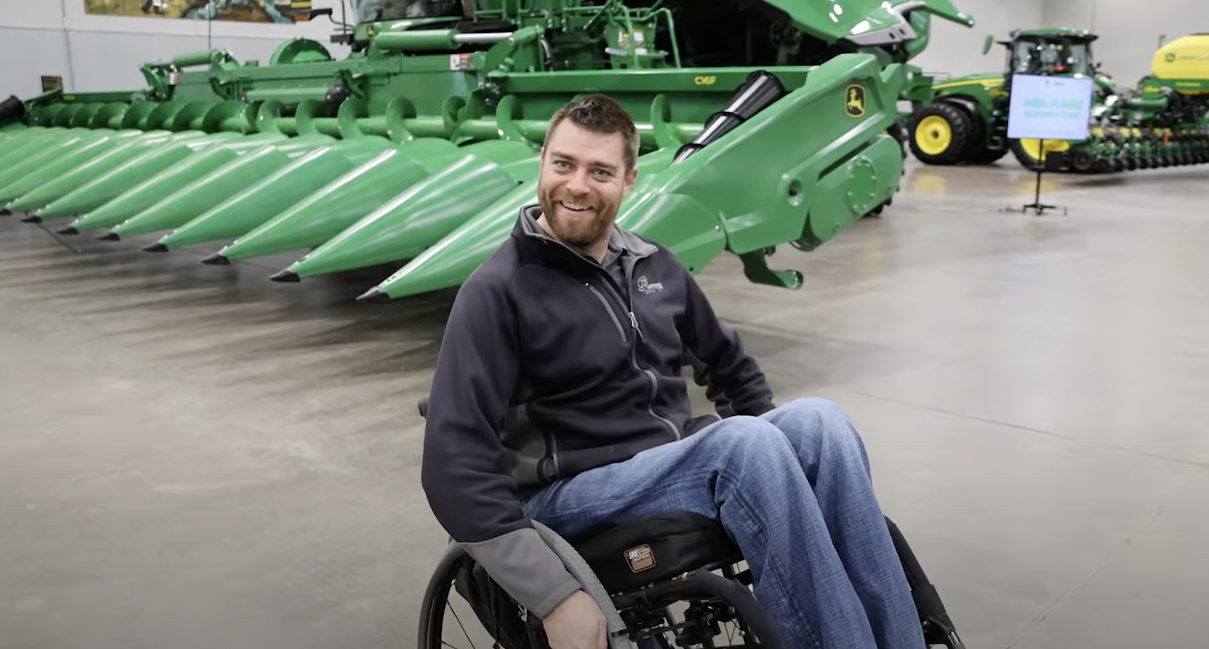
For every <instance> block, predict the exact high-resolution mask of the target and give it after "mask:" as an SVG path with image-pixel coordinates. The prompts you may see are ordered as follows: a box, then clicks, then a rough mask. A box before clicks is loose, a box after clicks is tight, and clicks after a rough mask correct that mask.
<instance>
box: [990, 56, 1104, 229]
mask: <svg viewBox="0 0 1209 649" xmlns="http://www.w3.org/2000/svg"><path fill="white" fill-rule="evenodd" d="M1092 84H1093V82H1092V79H1091V78H1088V77H1050V76H1041V75H1028V74H1017V75H1013V76H1012V79H1011V97H1012V98H1011V105H1010V107H1009V111H1008V134H1007V135H1008V138H1009V139H1012V140H1020V139H1036V140H1039V142H1040V145H1039V153H1040V155H1039V164H1038V166H1037V185H1036V189H1035V190H1034V191H1035V193H1034V196H1033V202H1032V203H1028V204H1026V205H1024V206H1023V207H1022V208H1021V209H1019V210H1016V209H1013V208H1010V207H1009V208H1007V210H1006V211H1009V212H1021V213H1023V212H1027V211H1028V210H1030V209H1031V210H1033V211H1034V212H1035V213H1036V214H1037V215H1038V216H1040V215H1042V214H1044V213H1045V211H1046V210H1056V209H1058V208H1059V207H1060V206H1058V205H1047V204H1045V203H1042V202H1041V175H1042V174H1043V173H1045V163H1046V158H1047V157H1048V156H1046V151H1045V142H1046V140H1051V141H1052V140H1062V141H1066V142H1082V141H1085V140H1087V138H1088V135H1089V133H1088V132H1089V130H1090V122H1091V105H1092V90H1093V87H1092ZM1061 209H1062V213H1063V214H1066V213H1067V210H1066V208H1065V207H1062V208H1061Z"/></svg>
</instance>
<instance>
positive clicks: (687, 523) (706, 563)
mask: <svg viewBox="0 0 1209 649" xmlns="http://www.w3.org/2000/svg"><path fill="white" fill-rule="evenodd" d="M567 540H568V541H569V542H570V543H571V545H572V546H574V547H575V550H576V551H577V552H579V554H580V555H581V556H583V558H584V560H585V561H587V562H588V566H589V567H591V568H592V571H593V572H595V573H596V576H597V577H598V578H599V579H600V583H601V585H603V586H604V587H605V590H607V591H608V592H609V594H616V593H619V592H622V591H629V590H634V589H637V588H641V587H643V586H647V585H649V584H651V583H653V582H656V581H664V580H667V579H670V578H672V577H675V576H677V575H680V574H683V573H686V572H691V571H693V570H696V569H698V568H709V569H711V570H712V569H715V568H717V567H720V566H722V565H724V564H728V563H737V562H739V561H742V560H743V555H742V553H741V552H740V551H739V547H738V546H737V545H735V543H734V541H732V540H731V539H730V537H729V536H728V535H727V534H726V530H724V529H723V528H722V524H721V523H719V522H718V521H716V520H712V519H710V518H706V517H704V516H701V515H699V514H691V513H685V512H668V513H660V514H650V515H647V516H643V517H641V518H638V519H636V520H633V521H629V522H626V523H624V524H622V525H618V526H614V527H609V528H600V529H596V530H593V531H592V532H589V533H586V534H582V535H579V536H577V537H575V538H569V539H567Z"/></svg>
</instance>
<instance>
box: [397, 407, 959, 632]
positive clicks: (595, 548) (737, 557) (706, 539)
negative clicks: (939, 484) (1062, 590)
mask: <svg viewBox="0 0 1209 649" xmlns="http://www.w3.org/2000/svg"><path fill="white" fill-rule="evenodd" d="M419 410H420V415H421V417H424V416H426V414H427V399H424V400H421V401H420V403H419ZM886 525H887V526H888V528H889V530H890V534H891V538H893V540H894V547H895V549H896V550H897V552H898V556H899V558H900V560H901V561H902V564H903V570H904V572H905V574H906V577H907V582H908V584H909V585H910V587H911V593H912V596H913V598H914V601H915V606H916V610H917V612H918V614H919V620H920V624H921V625H922V628H923V632H924V640H925V642H926V644H927V646H928V647H937V646H944V647H947V648H948V649H965V645H964V644H963V643H962V641H961V639H960V637H959V636H958V634H957V629H956V628H955V626H954V625H953V622H952V620H951V619H950V617H949V615H948V613H947V611H946V610H945V607H944V604H943V603H942V602H941V600H940V595H939V594H938V592H937V590H936V588H935V586H933V585H932V584H931V583H930V582H929V581H928V577H927V575H926V574H925V573H924V571H923V568H922V567H921V566H920V564H919V562H918V561H917V560H916V558H915V555H914V553H913V552H912V551H911V548H910V546H908V545H907V540H906V538H905V537H904V536H903V534H902V532H901V530H899V528H898V526H897V525H895V524H894V522H893V521H891V520H890V519H889V518H888V517H887V518H886ZM533 526H534V527H535V528H536V529H537V532H538V534H539V535H540V536H541V537H542V539H543V540H544V541H545V542H546V544H547V545H548V546H549V547H550V548H551V549H552V550H553V551H554V552H555V554H556V555H558V557H559V558H560V559H562V561H563V564H564V565H565V566H566V567H567V570H568V571H569V572H570V573H571V574H572V575H573V576H574V577H575V578H576V580H578V581H579V583H580V585H581V586H582V587H583V590H584V591H585V592H587V593H588V594H589V595H590V596H591V597H592V598H593V599H594V600H595V601H596V604H597V605H598V606H600V608H601V611H603V613H604V616H605V621H606V624H607V639H608V647H609V649H672V648H673V647H682V648H696V647H700V648H703V649H713V648H714V647H761V648H768V649H792V648H790V647H788V646H786V645H785V644H784V643H783V642H782V640H781V638H780V636H779V633H778V631H777V628H776V626H775V625H774V624H773V621H772V620H771V619H769V618H768V616H767V615H765V613H764V611H763V609H762V608H761V607H760V605H759V603H758V602H757V601H756V598H755V595H754V594H753V592H752V590H751V588H752V574H751V570H750V569H747V568H745V567H744V558H743V554H742V552H741V551H740V550H739V547H738V546H737V545H735V543H734V542H733V541H732V540H731V539H730V536H729V535H728V534H727V533H726V531H725V530H724V529H723V528H722V525H721V524H720V523H719V522H718V521H716V520H713V519H710V518H706V517H703V516H700V515H697V514H691V513H685V512H665V513H656V514H650V515H647V516H644V517H640V518H637V519H635V520H633V521H629V522H626V523H624V524H621V525H616V526H610V527H603V528H598V529H594V530H591V531H589V532H586V533H584V534H581V535H577V536H576V537H573V538H563V537H562V536H560V535H558V534H557V533H556V532H554V531H553V530H551V529H550V528H548V527H546V526H545V525H542V524H541V523H540V522H538V521H533ZM718 573H721V574H718ZM454 594H456V595H458V596H460V597H461V598H463V599H464V600H465V601H466V602H467V605H468V608H469V614H468V615H464V616H459V615H458V613H457V611H456V610H453V607H452V605H451V604H450V597H451V596H452V595H454ZM447 609H448V610H449V611H450V612H452V614H453V615H452V617H453V618H454V619H453V620H452V621H450V620H448V619H447V617H446V611H447ZM466 618H469V620H468V619H466ZM467 621H470V622H476V621H477V622H478V624H480V625H482V628H483V629H484V631H482V632H480V633H479V634H478V637H477V639H476V638H474V637H472V635H471V633H470V632H469V631H468V630H467V626H466V624H467ZM724 625H727V626H728V630H726V631H724V628H723V627H724ZM729 625H733V627H730V626H729ZM445 632H452V633H453V634H455V635H456V636H457V637H464V638H465V640H466V641H468V644H465V645H459V644H455V643H453V642H450V641H449V640H447V639H445V638H444V637H443V634H444V633H445ZM460 646H468V647H480V646H482V647H488V646H489V647H499V648H502V649H550V647H549V644H548V643H547V642H546V637H545V633H544V631H543V629H542V623H541V621H540V620H538V619H536V617H535V616H529V615H527V612H526V611H525V610H524V609H523V608H522V607H521V606H520V605H519V604H518V603H516V601H514V600H513V599H512V598H511V597H509V596H508V594H507V593H506V592H505V591H504V590H503V588H501V587H500V586H499V585H498V584H496V583H495V582H494V581H493V580H492V579H491V577H490V576H489V575H487V573H486V571H485V570H483V568H482V567H481V566H479V565H478V564H477V563H475V561H474V560H473V559H472V558H471V557H470V555H469V554H467V553H466V551H465V550H464V549H463V548H462V547H461V546H460V545H459V544H458V543H456V542H451V543H450V545H449V547H448V548H447V549H446V551H445V554H444V555H443V556H442V558H441V560H440V561H439V562H438V564H437V567H436V569H435V570H434V572H433V574H432V576H431V578H430V580H429V583H428V585H427V588H426V590H425V593H424V599H423V603H422V605H421V610H420V618H419V636H418V639H417V644H416V647H417V649H443V648H444V647H460Z"/></svg>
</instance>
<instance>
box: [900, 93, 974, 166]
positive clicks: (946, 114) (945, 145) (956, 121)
mask: <svg viewBox="0 0 1209 649" xmlns="http://www.w3.org/2000/svg"><path fill="white" fill-rule="evenodd" d="M921 125H922V129H923V130H921ZM909 131H910V138H909V140H908V143H909V144H910V146H911V154H912V155H914V156H915V158H916V159H917V160H919V161H920V162H923V163H925V164H930V165H954V164H957V163H959V162H961V161H962V159H963V158H964V157H965V151H966V149H967V148H968V147H969V143H970V137H971V135H972V134H973V131H974V126H973V124H971V119H970V116H969V115H968V114H966V112H965V111H964V110H962V109H961V108H959V107H957V106H954V105H953V104H949V103H945V102H940V103H936V104H932V105H930V106H925V107H923V108H922V109H920V110H918V111H916V112H915V114H913V115H911V124H910V128H909ZM921 139H922V140H924V141H925V142H927V143H928V144H925V145H924V146H926V147H927V149H928V150H924V149H923V148H921V145H920V140H921ZM946 140H947V141H946ZM938 147H940V148H938Z"/></svg>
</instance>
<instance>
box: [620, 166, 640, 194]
mask: <svg viewBox="0 0 1209 649" xmlns="http://www.w3.org/2000/svg"><path fill="white" fill-rule="evenodd" d="M636 178H638V167H637V166H635V167H634V168H633V169H631V170H629V171H628V172H626V175H625V189H623V190H622V192H621V195H622V196H623V197H624V196H628V195H629V193H630V190H631V189H633V188H634V180H635V179H636Z"/></svg>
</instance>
